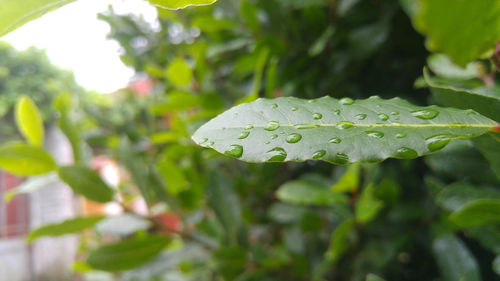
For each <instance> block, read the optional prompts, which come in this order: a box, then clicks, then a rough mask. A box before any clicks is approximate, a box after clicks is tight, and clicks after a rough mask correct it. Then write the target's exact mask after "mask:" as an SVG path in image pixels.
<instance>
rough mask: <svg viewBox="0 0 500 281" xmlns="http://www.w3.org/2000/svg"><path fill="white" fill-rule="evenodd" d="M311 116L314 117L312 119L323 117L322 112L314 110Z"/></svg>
mask: <svg viewBox="0 0 500 281" xmlns="http://www.w3.org/2000/svg"><path fill="white" fill-rule="evenodd" d="M313 118H314V120H319V119H321V118H323V114H321V113H317V112H316V113H314V114H313Z"/></svg>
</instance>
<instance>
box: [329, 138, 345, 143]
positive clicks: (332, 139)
mask: <svg viewBox="0 0 500 281" xmlns="http://www.w3.org/2000/svg"><path fill="white" fill-rule="evenodd" d="M329 142H330V143H335V144H339V143H341V142H342V140H341V139H340V138H337V137H335V138H331V139H330V140H329Z"/></svg>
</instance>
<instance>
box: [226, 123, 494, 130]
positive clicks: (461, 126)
mask: <svg viewBox="0 0 500 281" xmlns="http://www.w3.org/2000/svg"><path fill="white" fill-rule="evenodd" d="M341 124H342V123H341ZM341 124H339V123H335V124H331V123H298V124H280V127H279V128H281V127H287V128H288V127H290V128H294V129H297V130H309V129H314V128H319V127H338V126H339V125H341ZM298 125H311V126H314V128H306V129H298V128H296V126H298ZM495 125H496V124H493V123H491V124H464V123H462V124H460V123H452V124H439V123H434V124H398V123H390V124H373V123H361V124H356V123H354V124H352V127H350V128H349V129H351V128H355V127H360V128H385V127H388V128H391V127H394V128H461V129H462V128H493V127H495ZM246 126H247V125H245V126H243V125H242V126H231V127H224V128H225V129H244V130H247V129H246ZM266 127H267V125H253V128H261V129H265V128H266ZM343 130H348V129H343Z"/></svg>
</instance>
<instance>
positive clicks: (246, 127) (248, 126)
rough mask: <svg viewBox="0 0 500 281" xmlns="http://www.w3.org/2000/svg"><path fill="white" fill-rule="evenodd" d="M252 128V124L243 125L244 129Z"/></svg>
mask: <svg viewBox="0 0 500 281" xmlns="http://www.w3.org/2000/svg"><path fill="white" fill-rule="evenodd" d="M251 129H253V125H252V124H248V125H246V126H245V130H251Z"/></svg>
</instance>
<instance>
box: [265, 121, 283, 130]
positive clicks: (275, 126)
mask: <svg viewBox="0 0 500 281" xmlns="http://www.w3.org/2000/svg"><path fill="white" fill-rule="evenodd" d="M279 127H280V123H278V122H276V121H269V122H268V123H267V125H266V127H264V130H266V131H275V130H277V129H278V128H279Z"/></svg>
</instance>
